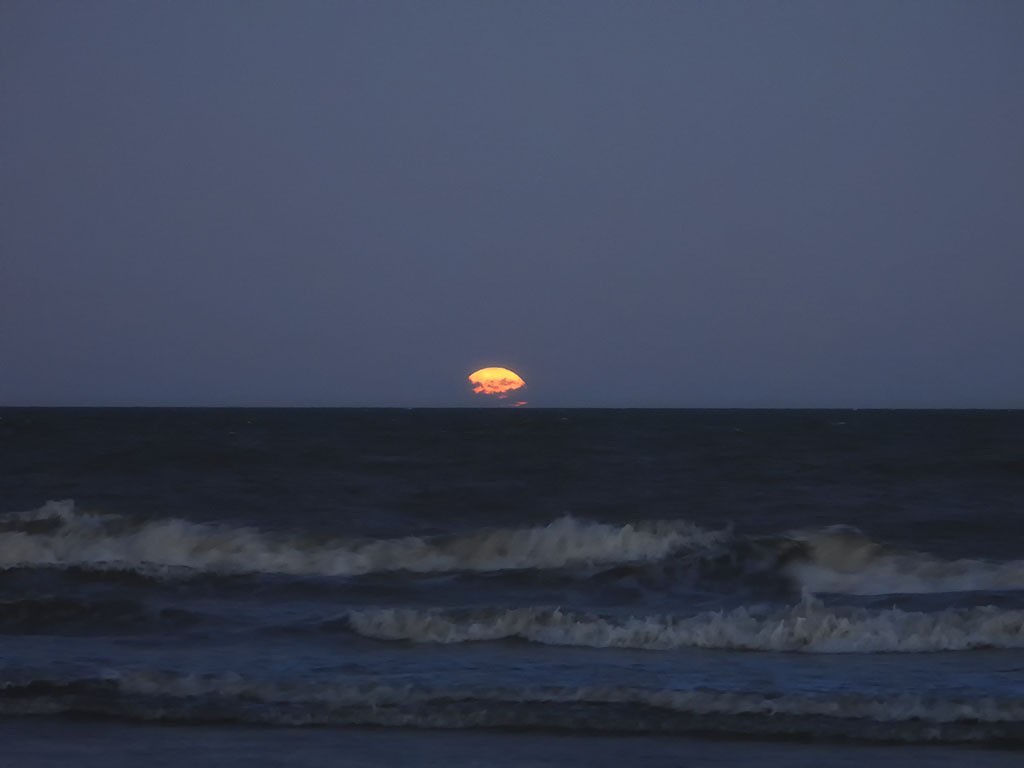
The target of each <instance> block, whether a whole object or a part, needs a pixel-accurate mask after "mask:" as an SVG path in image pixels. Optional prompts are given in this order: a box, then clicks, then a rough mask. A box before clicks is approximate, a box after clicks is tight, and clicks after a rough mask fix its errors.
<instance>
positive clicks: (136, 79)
mask: <svg viewBox="0 0 1024 768" xmlns="http://www.w3.org/2000/svg"><path fill="white" fill-rule="evenodd" d="M0 105H2V106H0V205H2V209H0V217H2V218H0V404H8V405H20V404H38V405H49V404H97V405H108V404H111V405H113V404H125V405H128V404H167V405H170V404H182V405H199V404H227V405H230V404H237V405H403V406H405V405H458V404H465V403H466V402H467V399H466V395H465V391H464V387H463V378H464V376H465V375H466V374H467V373H469V372H470V371H471V370H473V369H474V368H475V367H479V366H482V365H504V366H508V367H510V368H513V369H515V370H516V371H518V372H519V373H520V374H522V375H523V376H524V377H525V378H526V380H527V382H528V384H529V394H528V396H527V399H528V400H530V402H531V404H533V405H621V406H634V405H636V406H680V407H702V406H782V407H789V406H850V407H871V406H880V407H903V406H921V407H930V406H938V407H944V406H951V407H959V406H977V407H1024V3H1022V2H1017V1H1016V0H1007V1H1006V2H959V3H954V2H940V1H939V0H921V1H920V2H901V1H899V0H886V1H885V2H866V1H864V0H858V2H821V1H815V2H768V1H767V0H765V1H763V2H761V1H758V2H754V0H751V1H750V2H743V3H731V2H723V1H721V0H715V2H703V3H697V2H682V1H679V2H598V1H595V0H580V1H579V2H554V1H553V0H548V1H546V2H522V1H521V0H517V1H515V2H513V1H512V0H509V1H508V2H486V1H483V2H482V1H481V0H469V1H467V2H419V1H418V0H417V1H416V2H406V3H395V2H384V1H383V0H374V1H373V2H283V0H282V2H276V3H257V2H234V3H232V2H180V1H178V2H134V1H132V2H118V3H112V2H88V3H77V2H60V3H54V2H45V1H40V0H31V1H28V0H26V1H16V0H6V1H5V2H4V3H3V4H0Z"/></svg>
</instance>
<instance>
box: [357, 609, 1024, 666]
mask: <svg viewBox="0 0 1024 768" xmlns="http://www.w3.org/2000/svg"><path fill="white" fill-rule="evenodd" d="M347 623H348V626H349V627H351V629H352V630H353V631H355V632H356V633H357V634H360V635H363V636H365V637H371V638H375V639H381V640H405V641H411V642H417V643H466V642H479V641H495V640H507V639H520V640H526V641H529V642H534V643H541V644H544V645H565V646H586V647H591V648H638V649H649V650H673V649H681V648H715V649H723V650H741V651H798V652H804V653H880V652H889V653H921V652H934V651H965V650H973V649H979V648H1024V611H1020V610H999V609H997V608H994V607H991V606H987V607H979V608H967V609H948V610H944V611H939V612H935V613H919V612H912V611H902V610H900V609H897V608H892V609H888V610H868V609H863V608H828V607H826V606H825V605H824V604H823V603H822V602H821V601H819V600H815V599H812V598H810V597H809V596H806V597H805V598H804V599H803V600H802V601H801V602H800V603H799V604H797V605H796V606H794V607H792V608H790V609H787V610H784V611H778V610H769V609H760V610H759V609H757V608H749V607H741V608H737V609H734V610H731V611H711V612H705V613H700V614H697V615H696V616H690V617H685V618H679V617H672V616H647V617H640V618H627V619H623V620H619V619H614V618H609V617H602V616H597V615H591V614H586V613H576V612H571V611H562V610H561V609H558V608H511V609H504V610H502V609H498V610H477V611H474V610H467V611H450V610H417V609H410V608H405V609H403V608H379V609H372V610H361V611H353V612H352V613H350V614H348V617H347Z"/></svg>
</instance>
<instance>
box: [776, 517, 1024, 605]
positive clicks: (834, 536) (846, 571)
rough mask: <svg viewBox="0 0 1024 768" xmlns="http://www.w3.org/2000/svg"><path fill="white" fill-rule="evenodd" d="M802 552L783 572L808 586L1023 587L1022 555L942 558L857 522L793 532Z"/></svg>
mask: <svg viewBox="0 0 1024 768" xmlns="http://www.w3.org/2000/svg"><path fill="white" fill-rule="evenodd" d="M789 540H790V541H791V542H793V546H795V547H797V548H799V550H800V553H801V556H799V557H793V558H791V559H790V560H789V561H788V562H787V563H786V564H785V566H784V571H785V573H786V575H787V576H788V577H789V578H790V579H791V580H792V581H793V582H794V583H795V584H796V585H797V586H798V587H800V588H802V589H805V590H810V591H811V592H829V593H841V594H847V595H881V594H894V593H900V594H926V593H938V592H974V591H1000V590H1018V589H1024V561H1021V560H1014V561H1010V562H1004V563H992V562H987V561H984V560H973V559H959V560H942V559H940V558H937V557H933V556H932V555H928V554H925V553H923V552H900V551H895V550H892V549H890V548H889V547H886V546H885V545H883V544H881V543H879V542H876V541H873V540H872V539H870V538H868V537H867V536H865V535H864V534H863V533H861V532H860V531H859V530H857V529H856V528H852V527H850V526H831V527H829V528H825V529H822V530H815V531H807V532H799V531H798V532H793V533H791V534H790V539H789Z"/></svg>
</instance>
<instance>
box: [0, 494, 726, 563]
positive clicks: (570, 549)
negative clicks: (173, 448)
mask: <svg viewBox="0 0 1024 768" xmlns="http://www.w3.org/2000/svg"><path fill="white" fill-rule="evenodd" d="M722 535H723V534H720V533H716V532H710V531H705V530H703V529H701V528H699V527H697V526H695V525H693V524H691V523H687V522H684V521H651V522H642V523H637V524H633V525H630V524H626V525H612V524H605V523H596V522H588V521H583V520H577V519H575V518H571V517H563V518H559V519H557V520H555V521H554V522H552V523H550V524H549V525H545V526H537V527H532V528H520V529H493V530H484V531H479V532H474V533H471V534H468V535H465V536H450V537H436V538H420V537H415V536H410V537H406V538H400V539H376V540H374V539H369V540H367V539H352V540H342V539H335V540H326V541H325V540H314V539H312V537H306V538H302V537H285V536H282V535H274V534H270V533H265V532H261V531H258V530H256V529H254V528H245V527H241V528H240V527H230V526H218V525H209V524H200V523H193V522H188V521H186V520H180V519H175V518H169V519H160V520H148V521H147V520H132V519H129V518H126V517H122V516H118V515H95V514H88V513H84V512H79V511H77V510H76V509H75V507H74V503H73V502H70V501H61V502H49V503H48V504H46V505H45V506H43V507H41V508H39V509H37V510H32V511H30V512H22V513H14V514H8V515H4V516H2V517H0V568H16V567H21V568H24V567H62V568H67V567H93V568H106V569H128V570H139V571H144V572H149V573H153V572H161V571H162V572H165V573H167V574H169V575H173V571H174V569H191V570H196V571H201V572H215V573H274V574H288V575H323V576H354V575H361V574H367V573H377V572H384V571H403V570H404V571H413V572H418V573H443V572H449V571H497V570H505V569H525V568H562V567H565V566H569V565H579V564H595V563H596V564H610V563H617V562H638V561H645V560H656V559H659V558H664V557H665V556H667V555H669V554H671V553H673V552H677V551H679V550H681V549H685V548H688V547H695V546H706V545H708V544H710V543H712V542H714V541H716V540H718V539H719V538H721V536H722Z"/></svg>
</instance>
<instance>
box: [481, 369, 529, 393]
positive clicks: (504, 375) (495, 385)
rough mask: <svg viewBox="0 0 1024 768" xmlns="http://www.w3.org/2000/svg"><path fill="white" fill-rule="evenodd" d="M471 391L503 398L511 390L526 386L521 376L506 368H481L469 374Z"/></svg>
mask: <svg viewBox="0 0 1024 768" xmlns="http://www.w3.org/2000/svg"><path fill="white" fill-rule="evenodd" d="M468 378H469V383H470V384H472V385H473V392H475V393H476V394H478V395H483V396H485V397H493V398H496V399H498V400H504V399H505V398H507V397H508V396H509V395H510V394H511V393H512V392H515V391H516V390H517V389H522V388H523V387H525V386H526V382H525V381H524V380H523V377H522V376H520V375H519V374H518V373H516V372H515V371H510V370H509V369H508V368H481V369H480V370H478V371H473V373H471V374H469V377H468Z"/></svg>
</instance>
